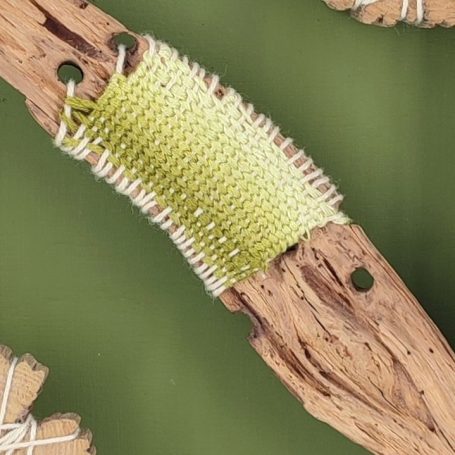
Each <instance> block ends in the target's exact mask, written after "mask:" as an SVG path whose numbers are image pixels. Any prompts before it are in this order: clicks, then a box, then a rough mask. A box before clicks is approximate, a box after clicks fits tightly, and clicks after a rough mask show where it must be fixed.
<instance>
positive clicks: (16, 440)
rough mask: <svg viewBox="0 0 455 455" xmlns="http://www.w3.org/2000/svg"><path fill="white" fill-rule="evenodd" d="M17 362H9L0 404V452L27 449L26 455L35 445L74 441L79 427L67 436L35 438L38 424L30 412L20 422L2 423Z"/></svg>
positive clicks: (11, 453) (15, 359) (7, 454)
mask: <svg viewBox="0 0 455 455" xmlns="http://www.w3.org/2000/svg"><path fill="white" fill-rule="evenodd" d="M17 363H18V359H17V358H14V359H13V361H12V362H11V366H10V368H9V370H8V375H7V377H6V382H5V389H4V392H3V398H2V403H1V406H0V454H3V453H4V454H5V455H13V454H14V452H15V451H16V450H24V449H27V451H26V452H25V453H26V455H33V450H34V449H35V447H38V446H46V445H52V444H61V443H63V442H70V441H74V440H75V439H76V438H77V437H78V436H79V432H80V430H79V429H77V431H75V432H74V433H72V434H69V435H67V436H58V437H55V438H46V439H36V436H37V429H38V424H37V422H36V420H35V419H34V418H33V416H32V415H31V414H29V415H28V416H27V418H26V419H25V421H24V422H22V423H4V421H5V417H6V411H7V407H8V401H9V397H10V394H11V388H12V385H13V378H14V372H15V370H16V366H17Z"/></svg>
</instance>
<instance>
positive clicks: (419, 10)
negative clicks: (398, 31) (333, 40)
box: [352, 0, 424, 24]
mask: <svg viewBox="0 0 455 455" xmlns="http://www.w3.org/2000/svg"><path fill="white" fill-rule="evenodd" d="M377 1H378V0H355V3H354V6H353V7H352V9H354V10H356V9H359V8H361V7H362V6H368V5H371V4H372V3H376V2H377ZM423 5H424V0H416V16H417V17H416V22H415V23H416V24H420V23H421V22H422V21H423V15H424V7H423ZM408 11H409V0H403V3H402V5H401V16H400V21H404V20H405V19H406V17H407V16H408Z"/></svg>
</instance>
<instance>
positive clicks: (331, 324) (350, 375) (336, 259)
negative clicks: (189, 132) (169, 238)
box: [221, 224, 455, 455]
mask: <svg viewBox="0 0 455 455" xmlns="http://www.w3.org/2000/svg"><path fill="white" fill-rule="evenodd" d="M359 267H363V268H365V269H366V270H368V271H369V272H370V274H371V275H372V276H373V278H374V285H373V287H372V288H371V289H370V290H368V291H359V290H357V289H356V287H355V286H354V284H353V283H352V280H351V274H352V272H353V271H354V270H356V269H357V268H359ZM221 299H222V300H223V302H224V303H225V305H226V306H227V307H228V308H229V309H230V310H231V311H242V312H244V313H246V314H247V315H249V317H250V318H251V321H252V323H253V331H252V333H251V336H250V338H249V341H250V343H251V344H252V346H253V347H254V348H255V349H256V351H257V352H258V353H259V354H260V355H261V356H262V357H263V358H264V360H265V361H266V363H267V364H268V365H269V366H270V367H271V368H272V369H273V370H274V371H275V373H276V375H277V376H278V377H279V378H280V379H281V380H282V381H283V383H284V384H285V385H286V387H287V388H288V389H289V390H290V391H291V392H292V393H293V394H294V395H295V396H296V397H297V398H298V399H299V400H300V401H301V402H302V403H303V404H304V406H305V408H306V409H307V410H308V411H309V412H310V413H311V414H313V415H314V416H315V417H317V418H318V419H320V420H323V421H324V422H327V423H329V424H330V425H331V426H333V427H335V428H337V429H338V430H339V431H341V432H342V433H344V434H345V435H346V436H348V437H349V438H350V439H352V440H354V441H356V442H357V443H359V444H361V445H363V446H364V447H366V448H367V449H369V450H371V451H372V452H374V453H377V454H382V455H397V454H400V455H404V454H406V455H408V454H409V455H411V454H412V455H417V454H426V455H430V454H431V455H448V454H454V453H455V356H454V353H453V352H452V350H451V349H450V347H449V345H448V344H447V341H446V340H445V339H444V337H443V335H442V334H441V332H440V331H439V330H438V328H437V327H436V326H435V324H434V323H433V322H432V321H431V319H430V318H429V317H428V315H427V314H426V313H425V312H424V311H423V309H422V308H421V306H420V305H419V303H418V302H417V301H416V299H415V298H414V297H413V296H412V294H411V293H410V292H409V290H408V289H407V288H406V286H405V284H404V283H403V282H402V281H401V279H400V278H399V277H398V275H397V274H396V272H395V271H394V270H393V269H392V267H391V266H390V265H389V264H388V263H387V261H386V260H385V259H384V258H383V257H382V256H381V254H380V253H379V252H378V251H377V250H376V248H375V247H374V246H373V244H372V243H371V242H370V241H369V239H368V238H367V236H366V235H365V233H364V232H363V231H362V229H361V228H360V227H359V226H355V225H354V226H337V225H333V224H332V225H328V226H327V227H325V228H323V229H319V230H315V231H313V233H312V238H311V240H310V241H308V242H302V243H301V244H300V245H298V247H297V248H296V249H295V250H294V251H289V252H288V253H286V254H284V255H283V256H281V257H280V258H277V259H276V260H275V261H274V262H273V264H272V265H271V267H270V269H269V270H268V271H267V273H266V274H265V275H261V274H258V275H256V276H254V277H252V278H250V279H248V280H246V281H244V282H242V283H240V284H238V285H236V286H235V288H234V289H231V290H228V291H226V292H225V293H224V294H223V295H222V296H221Z"/></svg>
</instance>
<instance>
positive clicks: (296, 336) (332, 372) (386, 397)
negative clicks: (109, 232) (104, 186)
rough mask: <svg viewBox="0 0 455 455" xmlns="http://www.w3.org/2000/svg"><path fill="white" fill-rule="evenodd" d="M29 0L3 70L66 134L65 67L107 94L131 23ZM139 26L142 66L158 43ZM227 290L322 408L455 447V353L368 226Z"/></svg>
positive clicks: (375, 431)
mask: <svg viewBox="0 0 455 455" xmlns="http://www.w3.org/2000/svg"><path fill="white" fill-rule="evenodd" d="M57 5H58V7H57ZM17 9H18V8H17V2H15V1H13V0H0V76H2V77H4V78H5V79H7V80H8V81H9V82H10V83H11V84H12V85H13V86H15V87H16V88H17V89H18V90H20V91H21V92H22V93H23V94H24V95H25V96H26V98H27V101H26V102H27V105H28V107H29V109H30V111H31V112H32V114H33V115H34V116H35V118H36V119H37V120H38V122H39V123H40V124H41V125H42V126H43V127H44V128H45V129H46V130H47V131H48V132H49V133H50V134H51V135H54V134H55V132H56V130H57V127H58V118H59V113H60V111H61V109H62V103H63V98H64V94H65V87H64V85H63V84H62V83H61V82H59V81H58V79H57V74H56V71H57V68H58V67H59V66H60V64H62V63H63V62H65V61H68V60H69V61H73V62H74V63H76V64H78V65H79V66H80V67H81V69H82V70H83V72H84V76H85V77H84V80H83V82H82V83H81V84H79V85H78V86H77V94H78V95H79V96H83V97H96V96H98V95H99V94H100V93H101V92H102V90H103V88H104V87H105V84H106V83H107V81H108V80H109V77H110V75H111V74H112V72H113V71H114V67H115V64H116V60H117V52H116V50H115V47H114V46H113V45H112V40H113V37H114V36H115V35H116V34H118V33H121V32H124V31H126V29H125V27H123V26H122V25H121V24H119V23H118V22H117V21H115V20H114V19H112V18H111V17H109V16H108V15H106V14H105V13H103V12H101V11H100V10H99V9H97V8H96V7H94V6H93V5H90V4H88V3H87V2H85V1H83V0H59V1H58V2H57V1H56V0H22V1H21V11H17ZM19 23H20V24H21V26H20V27H17V24H19ZM131 34H132V33H131ZM133 35H134V34H133ZM134 36H135V37H136V39H137V43H138V45H137V47H136V48H135V49H133V50H132V51H131V52H130V53H129V55H128V59H127V62H128V67H129V68H130V69H131V68H133V67H134V66H135V64H136V62H137V61H138V60H139V59H140V56H141V55H142V53H143V51H144V50H145V49H146V42H145V40H144V38H142V37H140V36H138V35H134ZM207 82H208V83H210V80H209V79H208V80H207ZM218 93H219V96H223V87H221V86H220V87H219V90H218ZM282 140H283V138H282V137H281V136H278V137H277V142H278V143H280V141H282ZM285 152H286V153H287V154H288V155H290V156H292V155H293V154H294V153H295V152H296V149H295V148H294V147H293V146H292V145H291V146H289V147H288V148H287V149H286V150H285ZM97 159H98V157H97V156H96V155H94V154H91V155H89V156H88V159H87V160H88V161H89V162H90V163H91V164H92V165H93V164H95V163H96V162H97ZM298 164H301V163H298ZM114 171H115V170H112V171H111V173H113V172H114ZM119 178H121V177H119ZM133 196H134V194H133ZM157 210H159V209H157V208H156V207H154V208H152V209H151V211H150V215H151V216H153V215H155V214H156V213H157V212H156V211H157ZM359 265H363V266H365V267H366V268H367V269H369V271H370V272H371V273H372V275H373V276H374V278H375V280H376V281H375V285H374V288H373V289H372V290H370V291H368V292H366V293H360V292H358V291H356V290H355V288H354V287H353V286H352V285H351V282H350V273H351V272H352V271H353V270H354V269H355V268H356V267H357V266H359ZM221 300H222V301H223V302H224V303H225V305H226V306H227V307H228V308H229V309H230V310H232V311H243V312H245V313H247V314H249V315H250V317H251V318H252V321H253V325H254V331H253V335H252V336H251V338H250V340H251V343H252V345H253V346H254V347H255V349H256V350H257V351H258V352H259V354H260V355H261V356H262V357H263V358H264V360H265V361H266V362H267V363H268V364H269V365H270V366H271V367H272V368H273V369H274V371H275V373H276V374H277V375H278V376H279V378H280V379H281V380H282V381H283V382H284V384H285V385H286V386H287V387H288V389H289V390H290V391H291V392H292V393H294V394H295V395H296V396H297V398H298V399H300V400H301V401H302V402H303V403H304V405H305V407H306V408H307V409H308V411H309V412H310V413H312V414H313V415H314V416H316V417H317V418H319V419H321V420H324V421H325V422H327V423H329V424H330V425H332V426H333V427H335V428H337V429H338V430H339V431H341V432H343V433H344V434H345V435H346V436H348V437H349V438H351V439H353V440H354V441H356V442H358V443H360V444H362V445H363V446H365V447H367V448H368V449H370V450H371V451H372V452H374V453H377V454H394V455H407V454H409V455H411V454H412V455H414V454H431V455H432V454H436V453H437V454H439V455H446V454H454V453H455V449H454V447H455V434H454V431H455V430H454V429H455V417H454V416H455V407H454V406H455V405H454V400H453V397H454V396H455V374H454V373H455V360H454V354H453V353H452V351H451V349H450V347H449V346H448V344H447V342H446V341H445V340H444V338H443V336H442V335H441V333H440V332H439V331H438V329H437V328H436V327H435V325H434V324H433V323H432V322H431V320H430V319H429V318H428V316H427V315H426V314H425V312H424V311H423V310H422V308H421V307H420V306H419V304H418V303H417V302H416V301H415V299H414V298H413V297H412V295H411V294H410V293H409V291H408V290H407V289H406V287H405V285H404V284H403V283H402V282H401V281H400V279H399V278H398V277H397V275H396V274H395V272H393V270H392V269H391V268H390V266H389V265H388V264H387V262H386V261H385V260H384V259H383V258H382V257H381V256H380V255H379V253H377V251H376V250H375V249H374V247H373V246H372V245H371V244H370V243H369V241H368V239H367V238H366V237H365V235H364V234H363V233H362V232H361V230H360V228H358V227H355V226H353V227H336V226H329V227H327V228H325V229H322V230H319V231H318V232H315V233H314V235H313V239H312V240H311V242H310V243H306V244H305V243H302V244H301V245H299V247H298V249H297V250H295V251H289V252H288V253H286V254H285V255H283V256H282V257H281V258H278V259H276V261H275V262H274V263H273V265H272V267H271V268H270V270H269V271H268V272H267V273H266V275H265V277H263V276H262V275H261V276H259V275H258V276H255V277H253V278H251V279H249V280H247V281H245V282H243V283H240V284H238V285H236V286H235V288H234V289H232V290H230V291H226V292H225V293H224V294H223V295H222V296H221Z"/></svg>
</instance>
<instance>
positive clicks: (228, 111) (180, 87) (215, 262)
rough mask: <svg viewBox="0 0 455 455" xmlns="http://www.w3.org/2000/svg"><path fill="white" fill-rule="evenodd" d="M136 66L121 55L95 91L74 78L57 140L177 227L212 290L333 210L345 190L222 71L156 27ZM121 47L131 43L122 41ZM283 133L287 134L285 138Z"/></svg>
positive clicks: (333, 215)
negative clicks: (79, 91)
mask: <svg viewBox="0 0 455 455" xmlns="http://www.w3.org/2000/svg"><path fill="white" fill-rule="evenodd" d="M148 39H149V42H150V48H149V50H148V51H147V52H146V53H145V55H144V57H143V61H142V62H141V63H140V64H139V66H138V67H137V68H136V70H135V71H134V73H132V74H131V75H129V76H125V75H123V74H121V71H122V64H121V63H122V62H121V60H120V61H119V65H117V71H118V72H117V73H116V74H114V75H113V76H112V79H111V81H110V82H109V84H108V86H107V88H106V90H105V92H104V93H103V95H102V96H101V97H100V98H99V99H98V100H96V101H91V100H85V99H80V98H76V97H74V96H73V90H74V85H72V86H70V87H69V96H68V97H67V100H66V104H65V110H64V113H63V115H62V124H61V127H60V130H59V133H58V135H57V138H56V143H57V144H58V145H59V146H60V147H61V148H62V149H63V150H64V151H65V152H67V153H69V154H70V155H72V156H73V157H75V158H77V159H84V158H86V157H87V155H88V154H96V155H97V156H98V158H99V159H98V162H97V164H96V165H95V166H94V167H93V171H94V172H95V174H97V175H98V176H99V177H102V178H105V179H106V180H107V181H108V182H109V183H111V184H113V185H115V187H116V189H117V191H119V192H121V193H124V194H126V195H128V196H130V198H131V200H132V201H133V203H134V204H136V205H137V206H139V207H140V208H141V210H142V211H143V212H144V213H145V214H147V215H149V216H150V218H151V219H152V220H153V221H154V222H156V223H158V224H159V225H160V227H161V228H163V229H165V230H168V231H169V233H170V235H171V238H172V239H173V241H174V242H175V243H176V245H177V246H178V247H179V249H180V250H181V251H182V253H183V254H184V256H185V257H186V258H187V259H188V261H189V263H190V264H191V265H192V266H193V268H194V269H195V271H196V273H197V274H198V275H199V276H200V277H201V279H202V280H203V281H204V283H205V285H206V288H207V289H208V290H209V291H210V292H212V293H213V294H214V295H219V294H220V293H221V292H222V291H223V290H224V289H226V288H227V287H230V286H232V285H233V284H234V283H236V282H237V281H239V280H242V279H244V278H246V277H248V276H249V275H251V274H253V273H255V272H257V271H258V270H265V269H266V267H267V264H268V263H269V261H270V260H272V259H273V258H275V257H276V256H278V255H279V254H280V253H283V252H284V251H286V249H287V248H289V247H290V246H292V245H294V244H295V243H297V242H298V241H299V240H300V239H301V238H302V237H307V236H308V235H309V233H310V231H311V230H312V229H313V228H315V227H319V226H323V225H325V224H326V223H328V222H330V221H332V222H335V223H346V222H347V221H348V220H347V218H346V216H345V215H344V214H343V213H341V212H340V211H338V209H337V205H338V203H339V202H340V200H341V198H342V197H341V196H340V195H339V194H338V193H337V192H336V189H335V187H334V186H333V185H332V184H331V183H330V182H329V179H328V178H327V177H325V176H324V175H323V173H322V170H321V169H318V168H316V167H315V166H314V164H313V162H312V160H311V158H308V157H306V156H305V154H304V152H303V151H302V150H300V151H296V152H295V153H294V154H293V155H292V156H290V157H289V156H288V155H289V154H288V155H287V152H288V150H289V149H290V148H293V147H292V146H291V143H292V140H291V139H284V140H283V138H282V137H281V136H279V129H278V128H277V127H276V126H275V125H273V123H272V122H271V121H270V120H269V119H267V118H266V117H265V116H264V115H262V114H261V115H256V114H255V113H254V108H253V106H252V105H250V104H245V103H244V102H243V101H242V99H241V97H240V95H239V94H238V93H236V92H235V91H234V90H232V89H227V90H226V91H225V92H224V93H223V95H222V96H220V95H219V93H218V89H219V86H218V78H217V76H212V77H211V78H208V77H206V73H205V71H204V70H203V69H201V68H200V67H199V65H197V64H196V63H189V61H188V59H187V58H186V57H179V55H178V53H177V51H176V50H175V49H172V48H170V47H169V46H168V45H166V44H164V43H161V42H156V41H154V40H153V39H152V38H148ZM120 55H121V58H123V57H124V50H123V49H121V52H120ZM279 138H281V139H279Z"/></svg>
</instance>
